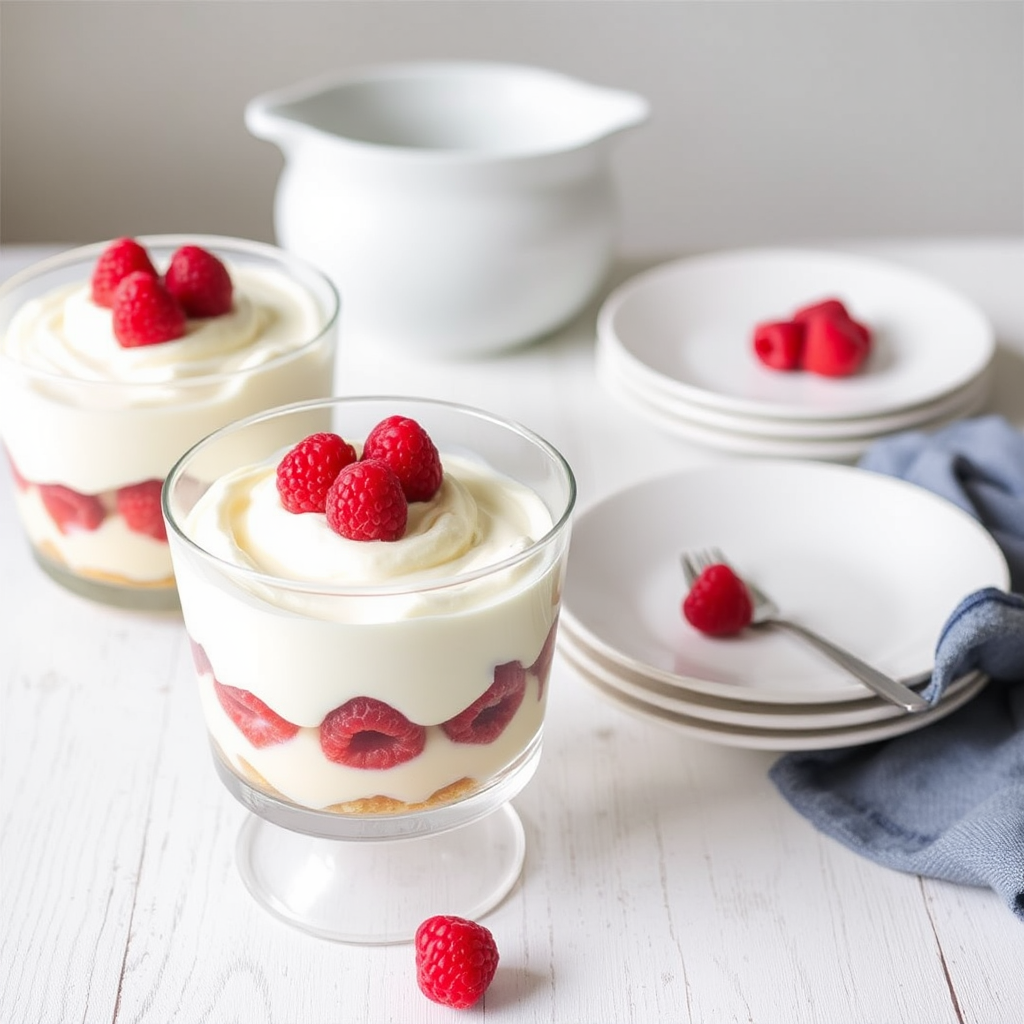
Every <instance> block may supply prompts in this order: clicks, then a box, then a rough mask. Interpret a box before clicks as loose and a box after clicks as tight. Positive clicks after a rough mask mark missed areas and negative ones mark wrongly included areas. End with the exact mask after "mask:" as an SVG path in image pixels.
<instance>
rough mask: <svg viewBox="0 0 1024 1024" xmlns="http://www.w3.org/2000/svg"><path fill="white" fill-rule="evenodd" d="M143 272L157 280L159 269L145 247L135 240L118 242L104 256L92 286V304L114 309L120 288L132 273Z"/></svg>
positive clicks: (109, 246)
mask: <svg viewBox="0 0 1024 1024" xmlns="http://www.w3.org/2000/svg"><path fill="white" fill-rule="evenodd" d="M135 271H139V272H141V273H145V274H148V275H149V276H150V277H154V278H155V277H157V276H158V274H157V272H156V267H154V266H153V261H152V260H151V259H150V258H149V253H148V252H147V251H146V249H145V247H144V246H142V245H140V244H139V243H138V242H136V241H135V239H134V238H118V239H115V240H114V241H113V242H111V243H110V245H108V246H107V247H106V248H105V249H104V250H103V252H101V253H100V256H99V259H98V260H96V266H95V267H93V271H92V280H91V282H90V287H91V294H92V301H93V302H95V303H96V305H97V306H103V307H104V308H105V309H110V308H111V306H113V305H114V292H115V290H116V289H117V286H118V285H119V284H120V283H121V282H122V281H123V280H124V279H125V278H126V277H127V276H128V275H129V274H131V273H134V272H135Z"/></svg>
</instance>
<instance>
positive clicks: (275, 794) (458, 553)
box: [163, 397, 576, 944]
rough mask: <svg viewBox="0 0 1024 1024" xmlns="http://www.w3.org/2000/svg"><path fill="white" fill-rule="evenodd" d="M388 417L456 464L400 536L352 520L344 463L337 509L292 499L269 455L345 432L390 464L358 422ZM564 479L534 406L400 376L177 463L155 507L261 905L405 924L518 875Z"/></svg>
mask: <svg viewBox="0 0 1024 1024" xmlns="http://www.w3.org/2000/svg"><path fill="white" fill-rule="evenodd" d="M393 419H397V420H400V421H402V422H403V423H407V421H412V422H413V423H414V424H415V425H416V427H417V429H420V430H422V431H425V433H426V436H427V437H428V438H429V441H430V442H432V444H433V446H434V448H435V449H436V453H437V455H438V456H439V463H440V466H441V468H442V469H443V476H442V475H441V472H440V471H438V475H437V479H438V480H440V483H439V485H437V487H436V491H434V492H433V493H432V494H430V495H429V496H426V497H424V496H419V497H417V498H416V499H413V498H411V497H410V498H409V500H408V505H407V509H408V522H407V524H406V525H405V526H404V528H403V532H402V533H401V534H400V535H399V536H397V537H393V538H392V539H372V540H364V539H353V538H352V537H350V536H347V535H344V533H343V532H339V531H343V530H344V526H342V527H339V526H338V522H337V517H338V516H339V515H341V516H344V515H346V514H348V513H350V512H353V510H354V509H355V507H356V505H358V502H356V501H355V499H352V498H351V497H350V495H349V497H348V498H347V499H346V500H347V502H348V503H347V504H346V503H345V502H343V501H342V500H341V498H337V499H334V498H332V495H334V494H335V493H336V492H337V493H338V494H340V493H341V492H340V491H339V490H338V488H339V486H340V485H341V482H342V478H343V477H344V476H346V471H345V470H342V471H341V472H340V473H339V472H338V471H337V470H336V469H335V470H332V471H331V475H330V479H333V480H335V483H334V485H333V486H332V487H331V489H330V491H328V492H327V498H326V504H327V509H326V512H325V511H319V510H313V511H301V512H293V511H289V509H288V508H286V507H285V501H284V499H283V497H282V492H281V491H280V489H279V481H278V467H279V466H282V465H283V462H282V460H283V459H284V457H285V456H286V454H289V453H290V452H292V451H293V449H294V448H295V446H297V445H299V444H300V442H304V439H309V438H310V437H311V435H322V434H333V435H336V436H338V437H340V438H342V439H344V441H345V442H347V443H348V444H350V445H352V455H351V458H352V459H354V460H355V462H354V463H353V464H352V465H350V466H349V467H348V469H349V470H351V469H361V468H362V467H367V466H368V464H369V463H370V462H371V461H373V462H376V463H377V465H378V467H379V465H380V459H381V458H383V456H380V455H378V454H377V452H376V451H373V452H371V451H370V446H369V444H367V446H366V453H365V457H362V458H361V455H362V453H363V446H364V441H366V439H367V438H368V435H370V434H371V431H373V430H374V428H375V427H377V426H378V425H381V424H383V423H384V421H392V420H393ZM403 429H404V428H403ZM335 474H337V475H335ZM354 475H358V474H354ZM348 493H349V492H346V494H348ZM399 495H401V491H399ZM575 496H576V486H575V481H574V478H573V474H572V471H571V469H570V468H569V466H568V464H567V463H566V461H565V460H564V459H563V458H562V456H561V455H560V454H559V453H558V452H557V451H556V450H555V449H554V448H553V447H552V446H551V445H550V444H548V443H547V442H546V441H544V440H543V439H542V438H540V437H538V436H537V435H536V434H534V433H532V432H531V431H529V430H528V429H526V428H525V427H523V426H520V425H518V424H516V423H513V422H510V421H507V420H504V419H501V418H499V417H497V416H493V415H491V414H489V413H486V412H483V411H481V410H477V409H472V408H469V407H466V406H460V405H454V404H449V403H444V402H436V401H430V400H426V399H417V398H405V397H366V398H338V399H333V400H329V401H325V402H305V403H299V404H295V405H291V406H288V407H285V408H280V409H273V410H271V411H269V412H267V413H265V414H262V415H258V416H253V417H250V418H248V419H246V420H243V421H241V422H239V423H236V424H233V425H231V426H229V427H226V428H223V429H221V430H218V431H217V432H215V433H214V434H212V435H211V436H210V437H208V438H206V439H205V440H203V441H202V442H200V443H199V444H197V445H196V446H195V447H194V448H192V449H191V450H190V451H189V452H188V453H187V454H186V455H185V456H184V457H183V458H182V459H181V460H180V461H179V462H178V463H177V465H176V466H175V467H174V469H173V470H172V471H171V473H170V474H169V476H168V478H167V481H166V484H165V487H164V492H163V503H164V515H165V518H166V521H167V532H168V537H169V540H170V546H171V555H172V559H173V563H174V570H175V575H176V578H177V581H178V590H179V594H180V599H181V609H182V614H183V617H184V622H185V628H186V630H187V633H188V637H189V640H190V643H191V648H192V652H193V656H194V658H195V663H196V669H197V674H198V681H199V692H200V699H201V703H202V708H203V713H204V717H205V721H206V726H207V730H208V733H209V739H210V745H211V748H212V751H213V761H214V765H215V767H216V770H217V772H218V774H219V776H220V778H221V780H222V781H223V783H224V784H225V785H226V787H227V789H228V790H229V791H230V792H231V793H232V795H233V796H235V797H236V798H237V799H238V800H239V801H240V802H241V803H242V804H243V805H244V806H245V807H246V808H248V809H249V810H250V811H251V812H252V813H251V815H250V816H249V817H248V818H247V819H246V821H245V824H244V825H243V827H242V829H241V832H240V834H239V839H238V845H237V863H238V868H239V872H240V874H241V877H242V879H243V881H244V882H245V884H246V886H247V887H248V889H249V890H250V892H251V893H252V895H253V896H254V897H255V898H256V900H257V901H258V902H259V903H260V904H261V905H262V906H263V907H264V908H266V909H267V910H268V911H270V912H271V913H272V914H274V915H276V916H277V917H278V918H280V919H282V920H284V921H286V922H288V923H290V924H292V925H294V926H296V927H298V928H301V929H303V930H305V931H307V932H309V933H312V934H314V935H318V936H322V937H325V938H330V939H334V940H339V941H347V942H357V943H367V944H377V943H391V942H405V941H411V939H412V937H413V934H414V932H415V929H416V927H417V926H418V925H419V923H420V922H421V921H422V920H424V919H425V918H426V917H429V916H431V915H432V914H436V913H449V914H458V915H460V916H463V917H470V918H476V917H479V916H480V915H482V914H484V913H486V912H487V911H488V910H490V909H491V908H492V907H494V906H495V905H496V904H497V903H499V902H500V901H501V900H502V899H503V898H504V896H505V895H506V894H507V893H508V892H509V890H510V889H511V888H512V886H513V885H514V884H515V882H516V880H517V879H518V877H519V875H520V872H521V869H522V864H523V859H524V851H525V840H524V834H523V829H522V825H521V823H520V821H519V818H518V816H517V815H516V813H515V811H514V809H513V808H512V806H511V804H510V802H509V801H510V800H511V798H512V797H513V796H515V795H516V794H517V793H518V792H519V791H520V790H521V789H522V787H523V786H525V785H526V783H527V782H528V781H529V779H530V778H531V776H532V775H533V773H534V771H535V770H536V767H537V763H538V760H539V758H540V753H541V736H542V727H543V722H544V711H545V706H546V698H547V682H548V675H549V672H550V667H551V660H552V655H553V651H554V642H555V631H556V627H557V621H558V612H559V607H560V600H561V593H562V582H563V575H564V572H565V565H566V557H567V554H568V547H569V536H570V524H571V514H572V510H573V506H574V503H575ZM403 500H404V499H403ZM339 509H341V511H340V512H339V511H338V510H339Z"/></svg>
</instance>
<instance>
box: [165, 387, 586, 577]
mask: <svg viewBox="0 0 1024 1024" xmlns="http://www.w3.org/2000/svg"><path fill="white" fill-rule="evenodd" d="M376 403H391V404H392V405H395V406H398V407H399V412H400V411H401V408H400V407H401V406H402V405H403V404H405V405H408V404H419V405H424V406H430V407H432V408H437V409H444V410H447V411H449V412H457V413H462V414H466V415H469V416H471V417H473V418H475V419H477V420H482V421H485V422H488V423H491V424H493V425H495V426H498V427H502V428H504V429H506V430H510V431H511V432H512V433H515V434H518V435H519V436H520V437H521V438H523V439H524V440H526V441H529V442H530V443H531V444H533V445H534V446H535V447H536V448H537V449H539V450H540V451H542V452H544V453H545V454H546V455H547V456H548V458H549V459H550V460H551V462H552V463H553V464H554V465H555V466H557V467H558V468H559V470H560V471H561V474H562V476H563V477H564V480H565V483H566V485H567V492H568V493H567V495H566V499H565V503H564V508H563V509H562V511H561V513H560V514H559V515H558V517H557V518H554V517H553V522H552V525H551V527H550V528H549V529H548V530H547V531H546V532H545V533H544V535H543V536H541V537H538V538H537V539H536V540H535V541H533V542H532V543H531V544H530V545H529V547H526V548H524V549H523V550H522V551H517V552H516V553H515V554H514V555H509V556H508V557H507V558H503V559H502V560H501V561H498V562H492V563H490V564H489V565H485V566H482V567H481V568H479V569H475V570H473V571H472V572H464V573H459V574H457V575H455V576H441V577H437V578H435V579H429V580H424V581H420V582H418V583H409V582H404V583H387V584H380V583H378V584H351V583H345V584H331V583H317V582H314V581H311V580H296V579H291V578H289V577H286V576H276V575H274V574H273V573H267V572H263V571H261V570H259V569H253V568H250V567H249V566H244V565H238V564H236V563H234V562H230V561H228V560H227V559H224V558H221V557H219V556H218V555H215V554H213V553H212V552H210V551H207V550H206V548H204V547H203V546H202V545H200V544H197V543H196V542H195V541H194V540H192V538H191V537H189V536H188V534H186V533H185V531H184V530H183V529H182V527H181V524H180V523H179V521H178V518H177V516H175V515H174V514H173V512H172V511H171V508H170V494H171V491H172V489H173V487H174V485H175V483H176V482H177V481H178V480H179V479H180V478H181V477H182V476H183V475H184V470H185V468H186V466H187V464H188V463H189V462H190V461H191V460H192V459H193V458H194V457H195V456H196V455H198V454H200V453H201V451H202V450H203V449H204V448H207V447H208V446H210V445H213V444H215V443H217V442H218V441H219V440H221V439H222V438H224V437H227V436H229V435H231V434H234V433H237V432H239V431H241V430H245V429H246V428H248V427H250V426H253V425H254V424H257V423H261V422H265V421H267V420H271V419H278V418H281V417H284V416H290V415H293V414H296V413H301V412H307V411H310V410H313V409H317V408H328V407H335V406H357V405H363V406H366V405H370V404H376ZM576 498H577V485H576V477H575V474H574V473H573V471H572V467H571V466H570V465H569V463H568V461H567V460H566V459H565V457H564V456H563V455H562V453H561V452H560V451H559V450H558V449H557V448H556V447H555V446H554V445H553V444H551V443H550V442H549V441H546V440H545V439H544V438H543V437H541V436H540V435H539V434H538V433H536V432H535V431H533V430H531V429H530V428H529V427H527V426H525V425H523V424H522V423H520V422H518V421H517V420H512V419H508V418H506V417H504V416H499V415H497V414H496V413H491V412H487V411H486V410H484V409H480V408H477V407H475V406H471V405H466V404H463V403H461V402H452V401H447V400H444V399H434V398H424V397H421V396H417V395H386V394H381V395H344V396H339V395H336V396H334V397H332V398H317V399H310V400H306V401H302V402H292V403H289V404H288V405H281V406H276V407H274V408H272V409H266V410H264V411H262V412H259V413H255V414H253V415H251V416H246V417H245V418H244V419H240V420H235V421H234V422H232V423H229V424H227V425H226V426H223V427H220V428H218V429H217V430H215V431H214V432H213V433H211V434H208V435H207V436H206V437H204V438H203V439H202V440H200V441H197V442H196V443H195V444H194V445H192V447H190V448H189V449H188V450H187V451H186V452H184V454H182V455H181V457H180V458H179V459H178V460H177V461H176V462H175V463H174V465H173V466H172V467H171V470H170V472H169V473H168V474H167V476H166V477H165V479H164V485H163V488H162V490H161V494H160V507H161V510H162V512H163V515H164V518H165V520H166V521H167V525H168V527H169V530H170V532H172V533H173V534H174V537H175V540H176V541H178V542H180V543H182V544H183V545H184V546H185V547H186V548H187V549H188V550H189V551H190V552H192V553H193V554H195V555H197V556H199V557H200V558H201V559H202V560H203V562H204V563H206V564H207V565H212V566H215V567H216V568H217V569H218V571H220V572H221V573H222V574H223V575H227V576H230V577H234V578H237V579H242V580H245V581H247V582H249V583H251V584H253V585H256V586H262V587H268V588H276V589H278V590H285V591H288V592H289V593H295V594H314V595H317V596H320V597H396V596H400V595H404V594H422V593H429V592H435V591H440V590H447V589H449V588H451V587H457V586H463V585H465V584H468V583H472V582H474V581H476V580H480V579H485V578H486V577H488V576H492V575H495V574H497V573H499V572H502V571H505V570H507V569H510V568H513V567H514V566H516V565H519V564H521V563H522V562H525V561H527V560H528V559H530V558H532V557H534V556H535V555H536V554H537V553H538V552H539V551H541V550H543V549H544V548H546V547H548V546H549V545H550V544H551V543H552V542H553V541H554V540H555V538H556V537H558V536H559V535H560V534H561V533H562V532H564V530H565V528H566V527H567V526H568V524H569V521H570V519H571V517H572V512H573V509H574V507H575V505H576Z"/></svg>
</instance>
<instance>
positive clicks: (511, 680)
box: [441, 661, 526, 743]
mask: <svg viewBox="0 0 1024 1024" xmlns="http://www.w3.org/2000/svg"><path fill="white" fill-rule="evenodd" d="M525 693H526V669H525V668H523V666H522V664H521V663H520V662H518V661H509V662H506V663H505V664H504V665H498V666H497V668H495V670H494V682H493V683H491V685H490V686H489V687H488V688H487V690H486V691H485V692H484V693H483V694H481V695H480V696H479V697H478V698H477V699H476V700H475V701H473V703H472V704H470V705H469V707H468V708H466V710H465V711H461V712H460V713H459V714H457V715H456V716H455V717H454V718H449V719H448V721H447V722H442V723H441V728H442V729H443V730H444V732H445V735H446V736H447V737H448V738H449V739H450V740H451V741H452V742H453V743H493V742H494V741H495V740H496V739H497V738H498V737H499V736H500V735H501V734H502V733H503V732H504V731H505V727H506V726H507V725H508V723H509V722H511V721H512V717H513V716H514V715H515V713H516V712H517V711H518V710H519V705H520V704H522V702H523V695H524V694H525Z"/></svg>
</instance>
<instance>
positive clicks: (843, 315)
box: [793, 299, 850, 324]
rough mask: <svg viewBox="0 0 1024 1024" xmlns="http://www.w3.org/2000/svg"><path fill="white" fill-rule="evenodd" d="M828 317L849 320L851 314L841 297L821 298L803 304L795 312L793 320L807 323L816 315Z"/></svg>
mask: <svg viewBox="0 0 1024 1024" xmlns="http://www.w3.org/2000/svg"><path fill="white" fill-rule="evenodd" d="M819 316H823V317H827V318H828V319H831V320H849V319H850V314H849V313H848V312H847V309H846V306H844V305H843V303H842V302H840V300H839V299H821V300H820V301H819V302H812V303H810V305H807V306H801V307H800V308H799V309H798V310H797V311H796V312H795V313H794V314H793V320H795V321H796V322H797V323H798V324H802V323H806V322H807V321H808V320H812V319H814V318H815V317H819Z"/></svg>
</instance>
